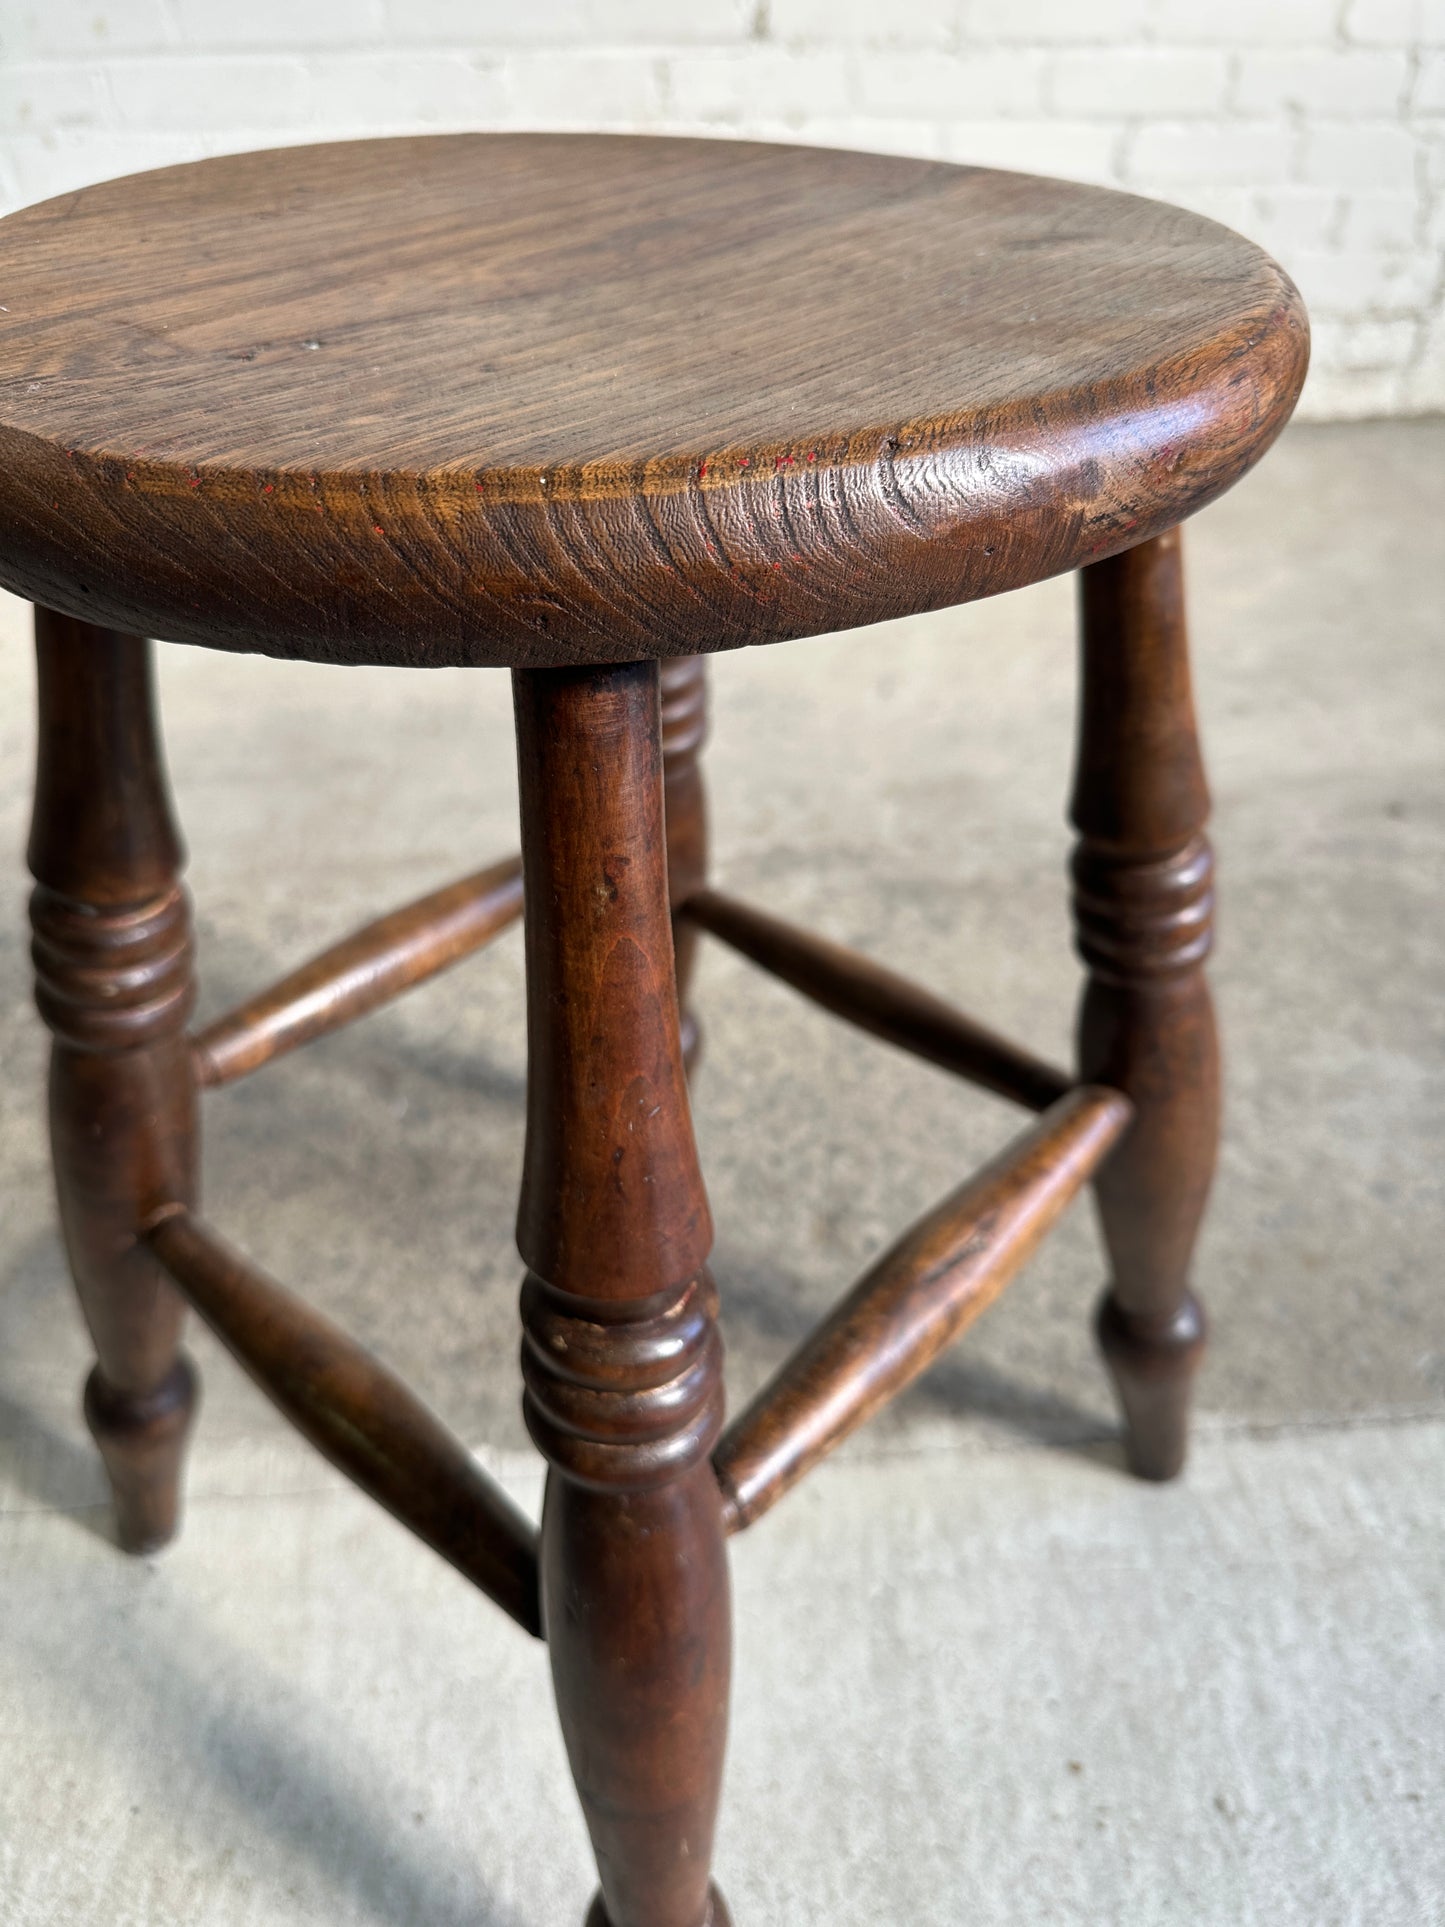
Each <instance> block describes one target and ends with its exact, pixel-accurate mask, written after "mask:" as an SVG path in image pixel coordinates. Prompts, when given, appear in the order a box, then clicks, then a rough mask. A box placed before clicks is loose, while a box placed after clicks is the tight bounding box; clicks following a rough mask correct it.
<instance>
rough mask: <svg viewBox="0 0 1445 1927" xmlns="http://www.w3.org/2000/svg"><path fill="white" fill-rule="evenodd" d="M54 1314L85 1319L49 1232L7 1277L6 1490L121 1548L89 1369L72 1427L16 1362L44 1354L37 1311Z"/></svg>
mask: <svg viewBox="0 0 1445 1927" xmlns="http://www.w3.org/2000/svg"><path fill="white" fill-rule="evenodd" d="M52 1312H54V1313H55V1323H56V1326H57V1328H58V1327H60V1326H61V1325H63V1324H68V1323H70V1322H71V1321H77V1320H78V1318H79V1314H78V1312H76V1310H75V1308H74V1298H73V1294H72V1291H71V1284H70V1276H69V1273H68V1271H67V1270H66V1265H65V1254H64V1252H63V1251H62V1249H61V1246H60V1240H59V1238H58V1237H57V1236H56V1235H54V1234H53V1233H49V1234H44V1235H42V1236H39V1237H35V1238H32V1239H31V1240H30V1242H29V1243H28V1244H27V1245H26V1246H25V1247H24V1249H23V1250H21V1251H20V1252H18V1253H17V1254H15V1256H14V1258H13V1261H12V1262H11V1263H10V1264H9V1265H7V1267H6V1269H5V1272H4V1274H3V1276H0V1360H3V1361H5V1377H4V1378H0V1493H13V1494H15V1495H16V1496H17V1497H18V1498H19V1499H20V1500H21V1505H20V1506H19V1507H18V1508H17V1509H20V1510H25V1511H35V1512H63V1513H65V1514H67V1515H68V1516H70V1517H71V1518H73V1519H74V1520H75V1521H76V1522H77V1523H78V1524H79V1525H82V1526H83V1527H84V1528H85V1529H86V1530H87V1531H88V1532H93V1533H94V1534H95V1536H96V1537H97V1538H99V1539H102V1540H104V1541H106V1542H107V1543H108V1544H110V1545H114V1544H115V1542H116V1541H115V1524H114V1518H113V1507H112V1504H111V1495H110V1487H109V1486H108V1484H107V1483H106V1478H105V1473H104V1470H103V1468H102V1466H101V1463H100V1459H99V1456H98V1455H97V1453H96V1450H95V1447H94V1445H93V1444H92V1443H91V1440H90V1438H89V1435H88V1434H87V1432H86V1430H85V1424H84V1421H83V1420H82V1418H81V1415H80V1393H81V1386H82V1384H83V1382H84V1367H83V1366H81V1365H79V1364H78V1365H77V1372H76V1379H75V1387H74V1393H73V1397H72V1401H71V1411H72V1414H73V1423H72V1424H70V1425H67V1424H66V1423H65V1421H64V1420H58V1419H56V1418H55V1417H52V1416H48V1415H45V1414H44V1413H43V1411H42V1409H40V1408H41V1406H42V1404H43V1401H39V1400H37V1399H36V1397H35V1395H34V1393H33V1392H30V1393H27V1392H26V1391H25V1390H24V1389H22V1387H21V1386H20V1385H18V1384H17V1383H16V1382H15V1371H16V1366H15V1363H14V1361H15V1360H16V1359H18V1358H23V1357H25V1356H27V1355H29V1356H34V1355H35V1351H36V1347H35V1339H34V1335H33V1331H32V1330H31V1329H28V1328H32V1327H33V1326H34V1324H35V1322H36V1319H37V1313H38V1315H39V1317H41V1318H49V1316H50V1315H51V1313H52ZM22 1330H23V1331H24V1341H23V1342H21V1333H22ZM4 1503H5V1502H4V1500H0V1505H3V1504H4Z"/></svg>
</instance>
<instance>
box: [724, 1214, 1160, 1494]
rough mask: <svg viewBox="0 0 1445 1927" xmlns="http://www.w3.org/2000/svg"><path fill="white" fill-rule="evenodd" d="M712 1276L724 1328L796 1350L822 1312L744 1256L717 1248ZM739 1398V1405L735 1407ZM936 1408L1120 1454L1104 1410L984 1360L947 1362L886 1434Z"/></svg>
mask: <svg viewBox="0 0 1445 1927" xmlns="http://www.w3.org/2000/svg"><path fill="white" fill-rule="evenodd" d="M713 1269H714V1272H715V1274H716V1276H717V1280H718V1288H719V1291H720V1292H721V1295H722V1325H723V1333H724V1337H726V1334H727V1331H728V1328H729V1326H730V1325H733V1324H735V1323H738V1322H741V1323H745V1324H747V1325H748V1326H749V1327H750V1328H751V1330H752V1332H753V1334H754V1335H755V1336H760V1337H762V1338H765V1339H767V1340H771V1341H774V1344H775V1345H779V1346H780V1347H781V1349H782V1351H784V1352H788V1351H791V1350H792V1348H793V1346H794V1345H796V1344H797V1343H798V1342H799V1341H800V1340H801V1339H802V1338H804V1337H805V1336H806V1335H807V1334H808V1332H809V1331H810V1330H811V1329H812V1328H813V1326H814V1325H815V1324H816V1322H817V1319H818V1317H819V1316H820V1315H821V1314H820V1311H819V1310H818V1309H817V1308H815V1307H813V1306H811V1305H810V1304H809V1303H808V1302H807V1292H806V1290H805V1288H804V1285H803V1282H802V1280H801V1279H800V1278H798V1277H797V1276H795V1275H792V1274H790V1273H788V1272H786V1271H784V1270H783V1269H782V1268H781V1267H780V1266H778V1265H776V1264H772V1263H767V1262H762V1261H757V1262H755V1261H753V1260H752V1259H750V1258H749V1257H748V1255H747V1254H746V1253H745V1252H739V1251H736V1250H729V1249H728V1247H727V1246H726V1244H723V1245H722V1246H721V1247H720V1248H719V1251H718V1254H717V1257H716V1260H715V1263H714V1267H713ZM736 1402H737V1400H736V1396H735V1397H734V1403H736ZM923 1406H932V1407H933V1408H934V1409H935V1410H937V1411H939V1412H941V1413H942V1414H943V1415H944V1416H946V1417H948V1418H950V1419H957V1420H959V1421H964V1420H967V1419H970V1418H972V1419H989V1420H992V1421H994V1422H995V1423H996V1424H998V1425H1000V1426H1002V1427H1004V1428H1006V1429H1007V1430H1008V1431H1009V1432H1011V1433H1013V1434H1015V1435H1016V1436H1017V1437H1018V1438H1020V1439H1023V1440H1026V1441H1028V1442H1029V1443H1031V1444H1036V1445H1045V1446H1050V1447H1053V1448H1055V1449H1061V1450H1066V1451H1070V1452H1074V1453H1076V1454H1078V1455H1079V1456H1080V1457H1082V1458H1086V1459H1088V1460H1090V1461H1091V1462H1094V1463H1099V1462H1101V1461H1102V1462H1104V1463H1108V1464H1113V1463H1114V1461H1115V1460H1116V1459H1117V1463H1118V1465H1119V1467H1120V1468H1122V1466H1123V1463H1124V1460H1123V1451H1122V1447H1121V1446H1120V1445H1119V1441H1118V1428H1117V1426H1116V1425H1115V1424H1113V1423H1111V1422H1110V1421H1109V1420H1108V1419H1107V1418H1105V1417H1103V1416H1102V1415H1101V1414H1100V1413H1099V1412H1095V1411H1090V1410H1088V1409H1087V1408H1086V1407H1085V1406H1082V1405H1079V1404H1077V1403H1076V1402H1075V1401H1073V1400H1072V1399H1068V1398H1064V1397H1061V1396H1060V1395H1059V1394H1058V1393H1056V1392H1052V1391H1049V1390H1047V1389H1044V1388H1040V1387H1038V1386H1033V1385H1029V1384H1027V1383H1025V1382H1024V1381H1023V1380H1022V1379H1019V1378H1016V1377H1014V1376H1012V1375H1011V1374H1009V1373H1007V1372H1003V1371H1000V1370H999V1369H998V1367H997V1366H995V1365H991V1364H989V1363H987V1362H986V1361H984V1360H981V1359H970V1358H964V1357H958V1356H953V1357H944V1358H942V1359H940V1360H939V1361H938V1363H937V1364H935V1365H933V1366H932V1367H931V1368H930V1369H929V1371H928V1373H927V1375H926V1376H925V1377H924V1378H922V1379H920V1380H919V1381H918V1383H917V1385H915V1386H914V1387H913V1388H912V1390H911V1391H909V1392H908V1393H907V1394H905V1396H904V1397H903V1398H902V1399H901V1400H900V1401H899V1403H898V1405H897V1406H896V1407H895V1409H894V1413H892V1414H888V1415H885V1417H884V1419H883V1425H884V1427H885V1428H887V1429H886V1432H885V1433H884V1436H889V1437H892V1438H896V1437H897V1436H898V1434H899V1432H900V1430H906V1422H907V1414H908V1412H909V1410H910V1409H912V1410H914V1411H917V1410H919V1409H920V1408H921V1407H923Z"/></svg>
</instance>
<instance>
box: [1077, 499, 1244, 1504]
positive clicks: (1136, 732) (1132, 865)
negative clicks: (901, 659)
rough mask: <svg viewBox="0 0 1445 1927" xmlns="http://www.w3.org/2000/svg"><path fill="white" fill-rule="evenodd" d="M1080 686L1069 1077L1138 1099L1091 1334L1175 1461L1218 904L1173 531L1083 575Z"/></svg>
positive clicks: (1209, 1156)
mask: <svg viewBox="0 0 1445 1927" xmlns="http://www.w3.org/2000/svg"><path fill="white" fill-rule="evenodd" d="M1080 584H1081V612H1082V630H1083V696H1082V718H1081V726H1080V733H1079V755H1078V770H1077V780H1076V784H1075V790H1074V800H1073V821H1074V824H1075V826H1076V828H1077V829H1078V831H1079V837H1080V840H1079V844H1078V847H1077V849H1076V851H1075V855H1074V863H1073V875H1074V916H1075V922H1076V926H1077V931H1078V943H1079V950H1080V954H1081V955H1082V956H1083V959H1084V961H1085V963H1086V964H1087V965H1088V972H1089V975H1088V984H1087V988H1086V989H1085V992H1084V999H1083V1005H1082V1008H1081V1010H1080V1014H1079V1075H1080V1077H1081V1078H1082V1079H1083V1080H1084V1081H1085V1082H1088V1083H1096V1084H1109V1085H1113V1086H1114V1087H1115V1088H1116V1089H1119V1090H1122V1091H1125V1092H1127V1094H1128V1095H1129V1097H1130V1098H1131V1099H1132V1100H1133V1102H1134V1106H1135V1111H1136V1117H1135V1122H1134V1124H1133V1125H1132V1126H1131V1128H1130V1130H1129V1131H1128V1132H1127V1134H1126V1135H1125V1137H1124V1139H1123V1140H1122V1142H1121V1143H1120V1145H1119V1148H1118V1149H1117V1150H1116V1151H1115V1152H1114V1153H1113V1155H1112V1157H1111V1158H1110V1159H1109V1161H1108V1162H1107V1163H1106V1164H1105V1165H1104V1166H1103V1168H1102V1170H1101V1172H1100V1174H1099V1176H1098V1178H1097V1180H1096V1183H1095V1193H1096V1196H1097V1199H1098V1206H1099V1216H1100V1219H1101V1221H1102V1224H1103V1231H1104V1239H1105V1243H1106V1245H1107V1247H1108V1252H1109V1257H1110V1261H1111V1266H1112V1273H1113V1277H1112V1283H1111V1286H1110V1288H1109V1290H1108V1291H1107V1292H1106V1294H1105V1296H1104V1299H1103V1302H1102V1304H1101V1306H1100V1309H1099V1318H1098V1333H1099V1340H1100V1343H1101V1345H1102V1347H1103V1351H1104V1356H1105V1358H1106V1360H1107V1361H1108V1364H1109V1368H1110V1371H1111V1373H1112V1375H1113V1379H1114V1383H1115V1386H1116V1389H1117V1391H1118V1395H1119V1401H1120V1404H1121V1406H1122V1407H1123V1412H1124V1420H1125V1426H1126V1432H1127V1447H1128V1455H1129V1463H1130V1466H1131V1468H1132V1469H1133V1470H1134V1471H1135V1472H1137V1473H1138V1474H1139V1475H1140V1476H1141V1477H1143V1478H1148V1479H1169V1478H1172V1477H1173V1476H1174V1475H1175V1473H1177V1472H1178V1471H1179V1469H1180V1467H1181V1466H1182V1465H1183V1463H1184V1455H1185V1448H1186V1439H1187V1426H1188V1407H1189V1395H1190V1389H1191V1386H1192V1382H1193V1379H1194V1375H1195V1372H1196V1371H1197V1370H1198V1367H1199V1363H1200V1359H1201V1357H1202V1355H1203V1350H1204V1314H1203V1312H1202V1310H1201V1309H1200V1306H1199V1302H1198V1300H1197V1299H1196V1298H1195V1297H1194V1295H1193V1294H1192V1292H1191V1291H1190V1289H1189V1265H1190V1258H1191V1254H1192V1252H1193V1249H1194V1241H1195V1236H1196V1234H1197V1232H1198V1229H1199V1222H1200V1219H1201V1217H1202V1216H1203V1213H1204V1206H1205V1203H1206V1200H1207V1198H1208V1195H1209V1186H1210V1180H1211V1178H1212V1176H1213V1173H1214V1159H1215V1149H1216V1145H1217V1142H1218V1136H1219V1056H1218V1047H1217V1044H1216V1040H1215V1029H1214V1010H1213V1006H1212V1004H1211V1001H1210V996H1209V987H1208V985H1207V983H1206V981H1205V977H1204V967H1203V966H1204V959H1205V957H1206V956H1207V955H1208V952H1209V947H1210V941H1211V933H1212V923H1213V909H1214V891H1213V858H1212V856H1211V854H1210V849H1209V843H1208V841H1207V839H1206V838H1205V836H1204V822H1205V819H1206V817H1207V816H1208V813H1209V793H1208V790H1207V788H1206V786H1205V780H1204V767H1203V763H1202V762H1201V759H1200V754H1199V741H1198V735H1197V731H1196V728H1195V721H1194V704H1193V697H1192V695H1191V692H1190V684H1189V656H1188V645H1187V639H1186V632H1185V622H1184V596H1183V580H1182V574H1181V565H1180V540H1179V531H1178V530H1177V529H1175V530H1172V531H1171V532H1170V533H1168V534H1166V535H1161V536H1157V537H1156V538H1155V539H1154V540H1152V541H1149V542H1144V543H1141V544H1140V546H1139V547H1138V548H1135V549H1130V550H1128V551H1127V552H1126V553H1125V554H1123V555H1119V556H1115V557H1114V558H1113V559H1112V560H1110V561H1107V562H1097V563H1094V564H1092V565H1091V566H1090V567H1089V568H1087V569H1085V570H1084V571H1083V572H1082V574H1081V577H1080Z"/></svg>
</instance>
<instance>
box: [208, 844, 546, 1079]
mask: <svg viewBox="0 0 1445 1927" xmlns="http://www.w3.org/2000/svg"><path fill="white" fill-rule="evenodd" d="M521 914H522V862H521V858H520V857H510V858H508V860H507V861H506V862H505V863H496V864H493V865H492V867H491V868H490V869H487V870H478V871H477V872H476V874H475V875H474V876H469V877H462V878H461V879H460V880H459V881H458V882H456V883H449V884H447V885H446V886H445V888H443V889H441V890H433V891H432V892H431V893H430V895H428V896H424V897H419V898H418V899H417V901H416V902H415V903H408V904H406V905H405V906H404V907H403V908H402V909H400V910H393V911H391V912H390V913H389V914H388V915H387V916H384V917H378V918H377V919H376V921H375V922H374V923H369V924H367V925H366V926H365V928H364V929H361V930H357V931H355V932H354V933H353V934H352V935H351V936H349V937H346V938H344V939H343V941H342V942H340V943H338V944H333V945H332V947H331V948H330V949H329V950H323V951H322V952H321V954H320V955H319V956H317V957H313V958H311V959H310V961H309V962H307V963H304V964H302V965H300V966H299V968H297V969H296V970H293V971H291V972H289V973H288V974H287V975H286V976H285V977H283V978H282V979H281V980H280V982H279V983H275V984H272V985H271V986H270V987H269V988H268V989H266V990H263V991H260V992H258V993H257V995H256V996H254V997H249V998H247V1000H246V1002H245V1003H244V1004H238V1005H237V1006H236V1008H235V1009H234V1010H229V1011H227V1012H226V1013H225V1015H224V1016H222V1017H217V1018H216V1019H215V1020H214V1022H212V1023H209V1024H207V1026H206V1028H205V1029H204V1030H203V1031H201V1032H200V1033H199V1034H198V1035H197V1036H196V1037H195V1038H194V1039H193V1040H192V1046H191V1048H192V1052H193V1055H194V1060H195V1068H196V1077H197V1080H198V1082H199V1083H200V1084H201V1085H202V1086H203V1087H210V1086H212V1085H216V1084H232V1083H234V1082H235V1081H236V1079H237V1078H239V1077H249V1076H250V1074H251V1072H252V1071H257V1070H260V1068H261V1066H262V1065H263V1064H269V1063H270V1062H271V1061H272V1059H273V1058H277V1057H284V1056H285V1055H286V1053H287V1052H288V1051H293V1050H299V1049H300V1047H301V1045H303V1044H309V1043H311V1042H312V1040H313V1039H315V1038H317V1037H325V1036H326V1035H328V1033H329V1032H331V1031H333V1030H339V1029H340V1028H341V1026H342V1025H343V1024H349V1023H352V1022H353V1021H354V1020H355V1019H356V1018H358V1017H364V1016H366V1015H367V1014H368V1012H370V1011H373V1010H378V1009H380V1007H381V1006H382V1005H383V1004H386V1003H390V1002H391V1000H392V998H394V997H399V996H400V995H401V993H402V992H403V991H404V990H410V989H411V987H412V985H413V984H419V983H423V982H425V980H426V979H427V978H428V977H434V976H435V975H436V974H437V972H438V971H441V970H449V969H450V968H451V966H452V965H453V964H456V963H460V962H461V960H462V958H463V957H470V956H471V955H472V954H473V952H474V951H477V950H480V949H481V947H482V946H483V944H487V943H490V942H491V940H492V938H493V937H495V936H497V935H499V934H500V932H502V931H503V930H505V929H507V927H508V926H509V925H510V924H513V923H515V922H516V921H517V919H518V918H519V917H520V916H521Z"/></svg>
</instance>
